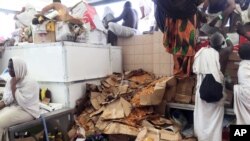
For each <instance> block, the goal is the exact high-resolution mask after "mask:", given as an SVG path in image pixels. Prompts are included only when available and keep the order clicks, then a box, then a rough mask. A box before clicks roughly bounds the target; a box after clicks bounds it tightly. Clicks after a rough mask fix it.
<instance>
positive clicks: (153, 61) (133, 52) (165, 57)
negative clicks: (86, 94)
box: [118, 32, 173, 76]
mask: <svg viewBox="0 0 250 141" xmlns="http://www.w3.org/2000/svg"><path fill="white" fill-rule="evenodd" d="M162 39H163V34H162V33H161V32H154V34H148V35H138V36H133V37H131V38H120V39H119V40H118V45H119V46H122V49H123V50H122V52H123V68H124V70H125V71H128V70H134V69H139V68H142V69H144V70H146V71H149V72H153V73H154V74H156V75H158V76H162V75H167V76H171V75H172V74H173V73H172V72H173V71H172V69H173V61H172V60H173V59H172V55H171V54H169V53H167V52H166V51H165V48H164V47H163V45H162Z"/></svg>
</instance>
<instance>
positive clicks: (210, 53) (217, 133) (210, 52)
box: [193, 32, 233, 141]
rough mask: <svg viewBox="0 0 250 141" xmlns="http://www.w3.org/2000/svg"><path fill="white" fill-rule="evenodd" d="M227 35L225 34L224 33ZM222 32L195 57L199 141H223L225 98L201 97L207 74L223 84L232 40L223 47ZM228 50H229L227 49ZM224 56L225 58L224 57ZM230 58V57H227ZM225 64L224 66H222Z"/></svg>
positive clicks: (195, 125)
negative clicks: (212, 99)
mask: <svg viewBox="0 0 250 141" xmlns="http://www.w3.org/2000/svg"><path fill="white" fill-rule="evenodd" d="M224 36H225V35H224ZM223 39H224V38H223V36H222V34H220V33H218V32H216V33H214V34H213V35H212V36H211V37H210V46H208V47H205V48H202V49H200V50H199V51H198V52H197V53H196V55H195V58H194V64H193V72H194V73H195V74H196V75H197V84H196V96H195V108H194V133H195V135H196V136H197V138H198V140H199V141H221V140H222V122H223V117H224V100H225V94H223V98H221V99H220V100H219V101H218V102H213V103H207V102H206V101H204V100H202V99H201V98H200V91H199V90H200V86H201V83H202V81H203V79H204V78H205V76H206V74H212V75H213V77H214V79H215V81H217V82H218V83H221V84H223V82H224V76H223V72H224V70H223V71H222V68H224V65H226V63H225V62H226V61H227V60H226V59H224V58H223V57H221V56H222V54H224V57H225V56H227V55H228V53H230V52H228V51H231V50H232V47H233V46H232V42H231V41H229V40H228V41H226V42H227V45H228V47H227V48H225V49H226V50H225V49H221V47H222V45H223V44H224V40H223ZM227 50H228V51H227ZM222 58H223V59H222ZM226 58H228V57H226ZM222 66H223V67H222Z"/></svg>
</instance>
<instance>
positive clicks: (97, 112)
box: [89, 107, 105, 117]
mask: <svg viewBox="0 0 250 141" xmlns="http://www.w3.org/2000/svg"><path fill="white" fill-rule="evenodd" d="M104 109H105V108H104V107H102V108H100V109H99V110H97V111H95V112H93V113H91V114H90V115H89V117H93V116H96V115H99V114H101V113H102V112H103V110H104Z"/></svg>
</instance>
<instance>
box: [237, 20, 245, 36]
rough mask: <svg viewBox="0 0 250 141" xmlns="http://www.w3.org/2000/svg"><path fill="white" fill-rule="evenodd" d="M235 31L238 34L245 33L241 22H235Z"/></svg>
mask: <svg viewBox="0 0 250 141" xmlns="http://www.w3.org/2000/svg"><path fill="white" fill-rule="evenodd" d="M237 33H238V34H239V35H243V36H244V35H245V34H246V30H245V28H244V25H243V24H241V23H237Z"/></svg>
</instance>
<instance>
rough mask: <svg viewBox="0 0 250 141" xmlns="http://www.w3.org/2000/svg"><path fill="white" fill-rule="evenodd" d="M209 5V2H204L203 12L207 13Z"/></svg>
mask: <svg viewBox="0 0 250 141" xmlns="http://www.w3.org/2000/svg"><path fill="white" fill-rule="evenodd" d="M208 5H209V0H204V3H203V7H202V11H203V12H205V11H206V10H207V7H208Z"/></svg>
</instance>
